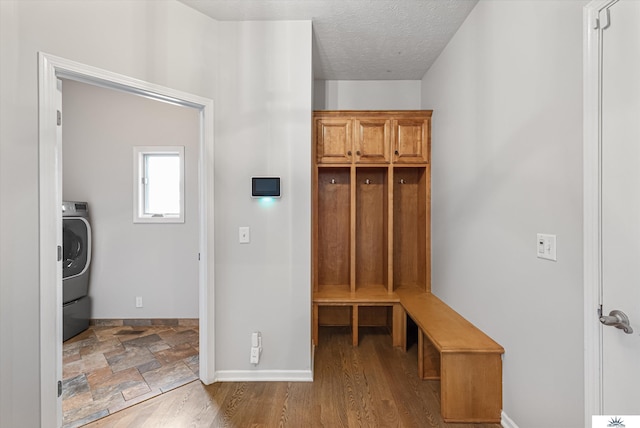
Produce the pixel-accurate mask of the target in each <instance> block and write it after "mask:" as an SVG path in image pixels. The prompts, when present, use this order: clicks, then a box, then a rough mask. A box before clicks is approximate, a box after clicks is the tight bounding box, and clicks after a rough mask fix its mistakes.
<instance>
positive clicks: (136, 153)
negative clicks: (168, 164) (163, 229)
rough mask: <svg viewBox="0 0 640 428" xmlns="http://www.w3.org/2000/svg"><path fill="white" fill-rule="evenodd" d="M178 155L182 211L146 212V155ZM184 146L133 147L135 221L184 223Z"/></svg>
mask: <svg viewBox="0 0 640 428" xmlns="http://www.w3.org/2000/svg"><path fill="white" fill-rule="evenodd" d="M148 155H158V156H166V155H178V158H179V163H180V174H179V176H180V184H179V186H178V189H179V192H180V202H179V204H180V205H179V206H180V213H179V214H161V215H158V214H145V212H144V211H145V203H146V198H147V197H146V189H145V183H144V182H143V178H144V174H145V162H144V159H145V156H148ZM184 164H185V162H184V146H134V147H133V222H134V223H184V206H185V204H184V199H185V198H184Z"/></svg>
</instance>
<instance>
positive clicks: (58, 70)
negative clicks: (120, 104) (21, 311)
mask: <svg viewBox="0 0 640 428" xmlns="http://www.w3.org/2000/svg"><path fill="white" fill-rule="evenodd" d="M58 78H66V79H70V80H75V81H80V82H84V83H89V84H92V85H97V86H102V87H106V88H109V89H115V90H120V91H124V92H128V93H133V94H137V95H142V96H145V97H148V98H151V99H155V100H160V101H165V102H170V103H174V104H178V105H181V106H186V107H192V108H196V109H198V110H199V112H200V150H199V154H200V156H199V162H198V169H199V197H200V243H199V247H200V260H201V263H200V264H199V311H200V380H201V381H202V382H203V383H205V384H210V383H212V382H214V380H215V352H214V350H215V340H214V339H215V338H214V333H215V319H214V307H215V305H214V291H215V286H214V285H215V284H214V275H213V269H209V266H214V251H213V250H214V235H213V231H214V227H213V226H214V223H213V215H214V201H213V199H214V198H213V196H212V195H211V194H210V192H209V189H213V187H212V186H213V177H214V172H213V100H211V99H208V98H203V97H200V96H197V95H192V94H188V93H185V92H181V91H177V90H174V89H170V88H166V87H163V86H159V85H155V84H152V83H149V82H144V81H142V80H138V79H134V78H131V77H128V76H124V75H121V74H117V73H112V72H109V71H106V70H101V69H99V68H96V67H91V66H88V65H85V64H80V63H77V62H73V61H70V60H67V59H64V58H60V57H56V56H53V55H49V54H46V53H42V52H39V53H38V114H39V117H38V126H39V129H38V131H39V134H38V139H39V148H38V150H39V153H38V154H39V230H40V238H39V246H40V250H39V254H40V260H39V267H40V270H39V272H40V279H39V282H40V414H41V419H40V420H41V422H40V424H41V427H49V426H60V425H61V424H62V400H61V399H60V398H57V390H56V388H57V381H58V380H61V379H62V350H61V349H62V271H61V269H62V267H61V263H59V262H57V247H58V245H62V236H61V235H62V212H61V204H62V194H61V193H62V192H61V189H62V168H61V162H62V144H61V139H60V136H59V135H58V126H57V124H56V114H55V112H56V109H57V107H56V96H57V89H56V87H57V79H58ZM210 186H211V187H210ZM53 302H55V303H53Z"/></svg>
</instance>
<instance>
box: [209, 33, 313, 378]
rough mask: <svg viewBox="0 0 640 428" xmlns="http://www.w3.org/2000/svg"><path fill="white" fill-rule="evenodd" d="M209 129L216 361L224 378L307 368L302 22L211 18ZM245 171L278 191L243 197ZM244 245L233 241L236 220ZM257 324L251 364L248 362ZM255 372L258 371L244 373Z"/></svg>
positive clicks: (306, 105) (307, 149) (307, 186)
mask: <svg viewBox="0 0 640 428" xmlns="http://www.w3.org/2000/svg"><path fill="white" fill-rule="evenodd" d="M219 24H220V34H221V38H222V39H223V40H224V48H223V51H222V53H221V57H220V63H221V64H223V65H224V66H222V67H221V68H220V79H219V84H220V87H219V89H218V94H219V96H218V104H217V105H218V106H224V108H221V107H218V108H217V110H216V115H217V122H216V123H219V124H224V129H222V130H221V131H220V132H218V133H217V135H216V169H215V177H216V181H215V194H216V212H215V216H216V248H215V251H216V273H215V274H216V297H217V302H218V303H217V304H216V323H217V326H218V328H217V330H216V345H217V346H218V353H217V354H216V357H217V360H216V364H217V367H218V369H219V376H221V377H222V378H225V379H237V378H246V377H251V376H262V377H271V378H289V377H294V378H295V377H296V376H301V377H309V376H310V374H311V372H310V370H311V354H310V352H311V346H310V343H311V331H310V328H311V312H310V303H311V287H310V283H311V282H310V281H311V280H310V260H311V255H310V248H311V243H310V239H311V224H310V222H311V211H310V210H311V193H310V190H311V162H310V159H311V142H310V137H311V91H312V88H311V86H312V80H311V76H312V74H311V23H310V22H220V23H219ZM253 175H276V176H280V177H281V179H282V183H281V186H282V189H281V190H282V198H281V199H277V200H274V201H273V202H272V203H270V204H265V203H261V202H260V201H259V200H256V199H251V198H250V191H251V181H250V177H251V176H253ZM240 226H249V227H250V228H251V234H250V235H251V243H250V244H239V243H238V227H240ZM253 331H261V332H262V337H263V348H264V351H263V354H262V360H261V362H260V365H259V366H255V367H254V366H253V365H251V364H249V350H250V345H251V333H252V332H253ZM256 371H260V372H262V373H252V372H256Z"/></svg>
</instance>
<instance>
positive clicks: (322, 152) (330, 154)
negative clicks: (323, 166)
mask: <svg viewBox="0 0 640 428" xmlns="http://www.w3.org/2000/svg"><path fill="white" fill-rule="evenodd" d="M352 148H353V143H352V139H351V119H344V118H319V119H316V150H317V159H318V163H351V161H352V159H353V156H352Z"/></svg>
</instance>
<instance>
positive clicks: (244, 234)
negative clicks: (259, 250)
mask: <svg viewBox="0 0 640 428" xmlns="http://www.w3.org/2000/svg"><path fill="white" fill-rule="evenodd" d="M238 242H240V243H241V244H248V243H249V242H251V235H250V231H249V227H248V226H244V227H240V228H238Z"/></svg>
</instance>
